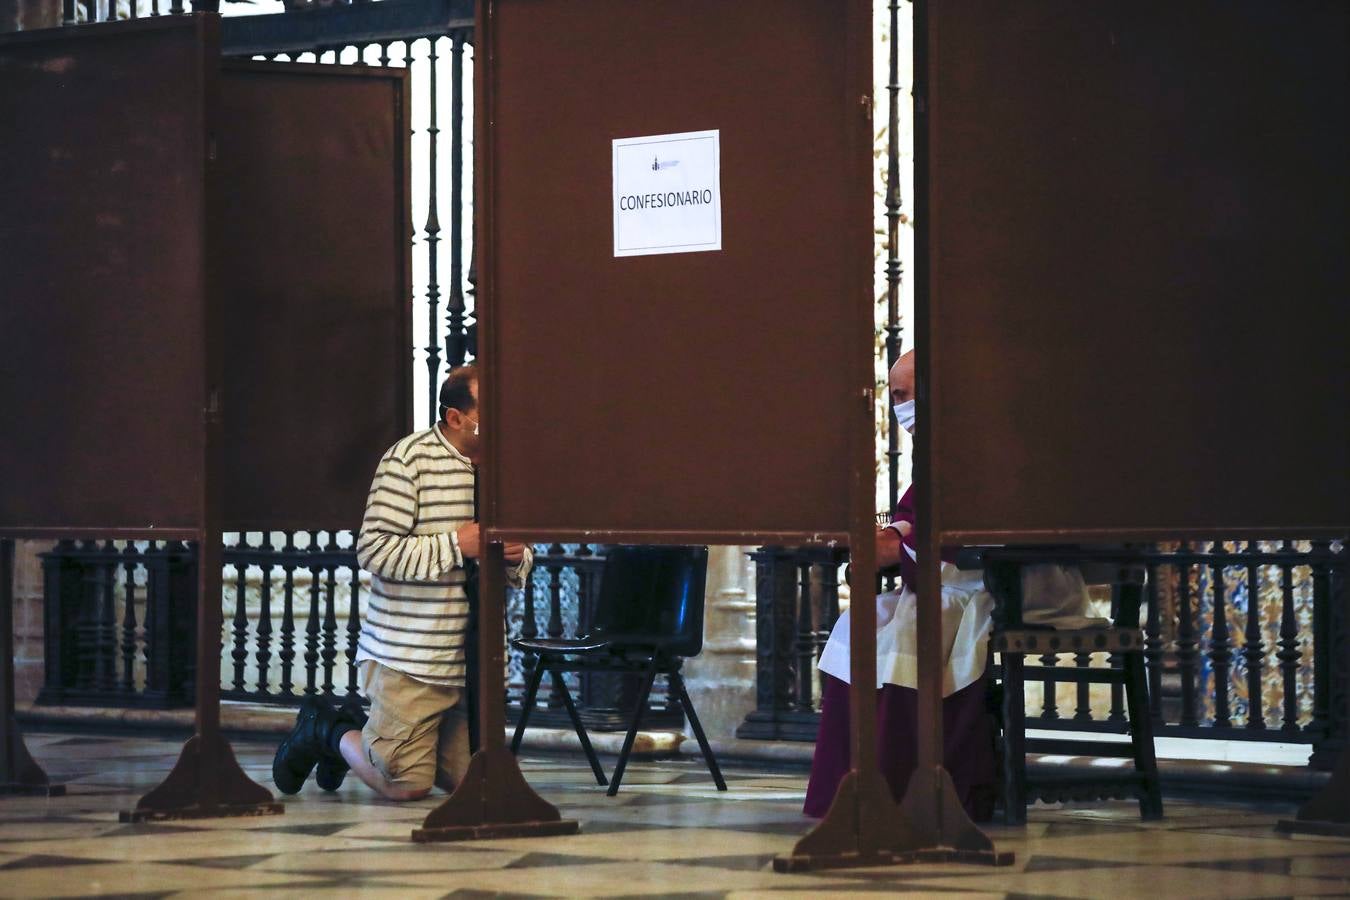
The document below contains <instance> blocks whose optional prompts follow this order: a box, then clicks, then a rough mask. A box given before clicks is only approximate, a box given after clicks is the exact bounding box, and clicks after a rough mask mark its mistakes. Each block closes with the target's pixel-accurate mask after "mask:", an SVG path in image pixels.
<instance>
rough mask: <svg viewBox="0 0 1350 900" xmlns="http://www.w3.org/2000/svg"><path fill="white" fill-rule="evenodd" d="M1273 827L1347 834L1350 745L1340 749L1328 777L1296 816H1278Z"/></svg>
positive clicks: (1349, 827)
mask: <svg viewBox="0 0 1350 900" xmlns="http://www.w3.org/2000/svg"><path fill="white" fill-rule="evenodd" d="M1275 830H1276V831H1279V832H1283V833H1285V834H1317V835H1323V836H1329V837H1350V747H1347V748H1346V749H1344V750H1342V751H1341V758H1340V759H1339V760H1338V761H1337V763H1336V771H1334V772H1333V773H1332V774H1331V780H1330V781H1328V782H1327V783H1326V785H1325V786H1324V787H1323V788H1322V790H1320V791H1318V792H1317V794H1316V795H1315V796H1314V797H1313V798H1312V799H1311V800H1309V801H1308V802H1307V803H1305V804H1303V806H1302V807H1301V808H1300V809H1299V811H1298V818H1296V819H1281V820H1280V821H1279V822H1278V823H1276V825H1275Z"/></svg>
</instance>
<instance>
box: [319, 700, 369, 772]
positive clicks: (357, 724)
mask: <svg viewBox="0 0 1350 900" xmlns="http://www.w3.org/2000/svg"><path fill="white" fill-rule="evenodd" d="M365 727H366V713H365V710H363V709H361V704H360V703H344V704H342V706H340V707H338V711H337V721H336V722H335V723H334V725H333V728H332V730H331V732H330V734H329V739H328V741H327V742H325V746H324V752H323V754H322V755H321V756H320V757H319V764H318V765H317V766H316V767H315V768H314V783H315V784H317V785H318V786H319V787H321V788H323V789H324V790H325V791H336V790H337V789H338V788H340V787H342V782H343V780H344V779H345V778H346V777H347V772H349V771H350V770H351V766H349V765H347V761H346V760H345V759H343V758H342V751H341V750H340V749H339V744H340V742H341V741H342V735H344V734H346V733H347V732H348V731H360V730H361V729H362V728H365Z"/></svg>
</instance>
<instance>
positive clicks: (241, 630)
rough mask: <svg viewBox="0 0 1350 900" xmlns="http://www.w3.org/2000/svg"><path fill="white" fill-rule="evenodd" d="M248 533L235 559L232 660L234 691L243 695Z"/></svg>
mask: <svg viewBox="0 0 1350 900" xmlns="http://www.w3.org/2000/svg"><path fill="white" fill-rule="evenodd" d="M249 549H250V548H249V545H248V532H240V534H239V555H238V557H237V558H236V559H235V563H234V570H235V581H234V623H233V624H234V649H233V650H231V651H230V658H231V659H233V660H234V689H235V690H236V691H238V692H239V693H243V692H244V690H245V686H244V670H245V669H246V668H248V601H247V587H248V582H247V578H246V573H247V572H248V552H249Z"/></svg>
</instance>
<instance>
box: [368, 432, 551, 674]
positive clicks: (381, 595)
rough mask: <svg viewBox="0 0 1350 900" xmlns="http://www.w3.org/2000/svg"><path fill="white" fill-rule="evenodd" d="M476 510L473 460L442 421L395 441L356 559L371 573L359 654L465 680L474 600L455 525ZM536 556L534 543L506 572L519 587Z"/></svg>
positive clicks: (405, 669)
mask: <svg viewBox="0 0 1350 900" xmlns="http://www.w3.org/2000/svg"><path fill="white" fill-rule="evenodd" d="M473 518H474V468H473V464H472V463H471V462H470V461H469V460H468V458H467V457H465V456H464V455H463V454H461V453H460V452H459V451H458V450H456V449H455V448H454V447H453V446H452V445H451V444H450V442H449V441H448V440H446V438H445V436H444V435H443V434H441V431H440V429H439V428H437V427H435V426H433V427H431V428H430V429H428V430H426V431H419V432H417V433H416V434H411V435H409V436H408V437H405V438H404V439H403V440H401V441H399V442H398V443H397V444H395V445H394V446H393V447H391V448H389V451H388V452H387V453H385V455H384V457H383V458H382V459H381V460H380V464H379V465H378V466H377V467H376V469H375V480H374V482H372V484H371V486H370V496H369V498H368V499H367V500H366V514H365V518H364V519H363V520H362V522H361V535H360V537H358V538H357V542H356V558H357V560H358V561H359V562H360V564H361V568H363V569H366V570H367V571H369V572H370V575H371V579H370V580H371V589H370V594H371V595H370V599H369V601H368V602H367V604H366V615H365V622H364V623H363V625H362V627H361V638H360V641H359V643H358V644H357V653H356V660H357V662H361V661H363V660H374V661H375V662H378V663H380V664H381V665H384V666H388V667H389V668H391V669H395V670H397V671H399V672H402V673H404V674H405V675H409V676H411V677H413V678H416V679H418V680H419V681H427V682H430V683H432V684H442V685H448V686H452V687H461V686H463V685H464V633H465V627H466V625H467V624H468V615H469V604H468V599H467V597H466V596H465V593H464V556H463V554H462V553H461V552H460V547H459V541H458V539H457V538H456V536H455V532H456V531H457V530H458V529H459V527H460V526H462V525H464V524H466V523H468V522H471V521H473ZM531 564H532V557H531V554H530V551H529V550H528V549H526V551H525V558H524V559H523V560H522V561H521V563H520V565H519V566H517V567H516V568H515V569H514V570H512V571H511V572H509V573H508V579H507V580H508V581H509V582H510V583H511V584H512V585H514V586H516V587H519V586H520V585H521V584H523V582H524V579H525V577H526V576H527V575H528V574H529V571H530V566H531Z"/></svg>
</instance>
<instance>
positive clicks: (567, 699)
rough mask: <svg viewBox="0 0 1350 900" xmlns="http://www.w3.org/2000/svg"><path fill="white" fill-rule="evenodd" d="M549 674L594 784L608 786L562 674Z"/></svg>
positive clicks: (551, 671)
mask: <svg viewBox="0 0 1350 900" xmlns="http://www.w3.org/2000/svg"><path fill="white" fill-rule="evenodd" d="M549 674H550V675H552V676H553V689H554V690H556V691H557V692H558V693H559V694H561V695H562V699H563V706H565V707H567V715H569V716H571V718H572V727H573V728H575V729H576V730H577V738H578V739H579V740H580V741H581V749H582V750H584V751H586V761H587V762H589V763H590V764H591V771H592V772H594V773H595V781H596V783H597V784H599V785H601V786H604V785H606V784H609V779H608V778H606V777H605V770H604V769H602V768H600V760H599V759H597V758H596V756H595V748H594V747H592V746H591V739H590V736H589V735H587V734H586V726H585V725H582V724H581V716H579V715H578V714H577V706H576V704H575V703H573V702H572V692H571V691H569V690H568V689H567V683H566V682H565V681H563V677H562V673H561V672H559V671H558V670H557V669H549Z"/></svg>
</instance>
